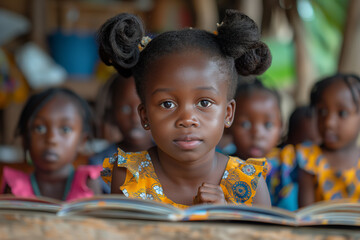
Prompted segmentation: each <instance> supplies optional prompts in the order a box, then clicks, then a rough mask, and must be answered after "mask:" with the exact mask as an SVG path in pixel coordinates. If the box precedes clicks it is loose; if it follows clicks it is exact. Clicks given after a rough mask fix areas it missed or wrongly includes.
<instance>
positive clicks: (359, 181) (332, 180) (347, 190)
mask: <svg viewBox="0 0 360 240" xmlns="http://www.w3.org/2000/svg"><path fill="white" fill-rule="evenodd" d="M296 150H297V159H298V163H299V166H300V168H302V169H303V170H305V171H306V172H308V173H310V174H312V175H314V176H315V179H316V180H315V185H316V192H315V197H316V201H322V200H332V199H340V198H352V199H360V159H359V160H358V162H357V165H356V166H354V167H352V168H350V169H346V170H345V171H334V170H333V169H331V167H330V164H329V162H328V160H327V159H326V158H325V156H324V155H323V154H322V150H321V148H320V147H319V146H317V145H312V144H301V145H298V146H297V149H296Z"/></svg>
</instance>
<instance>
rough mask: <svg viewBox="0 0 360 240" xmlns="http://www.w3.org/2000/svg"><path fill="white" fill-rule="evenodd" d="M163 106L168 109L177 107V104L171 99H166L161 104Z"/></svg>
mask: <svg viewBox="0 0 360 240" xmlns="http://www.w3.org/2000/svg"><path fill="white" fill-rule="evenodd" d="M160 106H161V107H163V108H166V109H171V108H174V107H175V104H174V103H173V102H171V101H165V102H163V103H161V104H160Z"/></svg>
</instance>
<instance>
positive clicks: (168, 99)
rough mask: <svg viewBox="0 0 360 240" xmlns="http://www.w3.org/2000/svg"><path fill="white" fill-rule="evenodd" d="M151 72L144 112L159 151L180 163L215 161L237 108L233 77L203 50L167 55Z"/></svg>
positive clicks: (142, 114) (141, 106) (144, 117)
mask: <svg viewBox="0 0 360 240" xmlns="http://www.w3.org/2000/svg"><path fill="white" fill-rule="evenodd" d="M149 69H151V70H149V72H148V74H147V76H146V81H147V83H146V86H145V87H146V89H145V105H140V107H139V113H140V116H141V118H142V123H143V125H144V124H145V123H147V124H149V129H151V133H152V136H153V138H154V141H155V143H156V144H157V146H158V149H159V152H161V153H162V154H165V155H167V156H168V157H169V158H172V159H176V160H177V161H188V162H189V161H195V160H198V159H206V157H209V158H211V157H213V154H214V153H215V146H216V145H217V144H218V142H219V140H220V138H221V136H222V134H223V130H224V126H225V125H230V124H231V122H232V118H233V113H234V108H235V101H234V100H231V101H228V100H227V93H228V79H229V76H228V74H226V73H224V72H222V71H221V70H220V68H219V65H218V63H217V62H216V61H214V60H210V59H209V57H208V56H207V55H204V54H203V53H202V52H199V51H183V52H180V53H172V54H170V55H166V56H164V57H162V58H160V59H159V60H157V61H156V62H155V63H153V64H152V65H151V67H149Z"/></svg>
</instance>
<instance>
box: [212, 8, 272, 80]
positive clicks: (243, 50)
mask: <svg viewBox="0 0 360 240" xmlns="http://www.w3.org/2000/svg"><path fill="white" fill-rule="evenodd" d="M260 37H261V35H260V31H259V29H258V26H257V25H256V23H255V22H254V20H252V19H251V18H249V17H248V16H247V15H245V14H243V13H241V12H239V11H237V10H232V9H228V10H226V12H225V17H224V20H223V22H222V23H221V24H220V25H219V26H218V39H219V43H220V44H221V46H222V48H223V51H224V52H225V54H226V55H228V56H231V57H232V58H234V59H235V66H236V70H237V72H238V73H239V74H240V75H243V76H247V75H252V74H254V75H258V74H261V73H263V72H264V71H265V70H266V69H268V68H269V66H270V65H271V59H272V58H271V53H270V50H269V48H268V46H267V45H266V44H265V43H263V42H262V41H260Z"/></svg>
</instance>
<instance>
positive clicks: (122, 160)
mask: <svg viewBox="0 0 360 240" xmlns="http://www.w3.org/2000/svg"><path fill="white" fill-rule="evenodd" d="M117 159H118V165H119V164H124V163H126V158H124V157H123V156H122V155H118V157H117Z"/></svg>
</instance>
